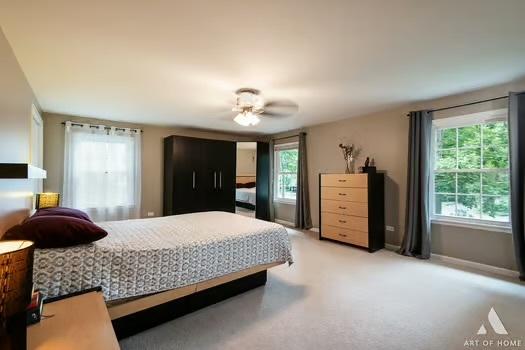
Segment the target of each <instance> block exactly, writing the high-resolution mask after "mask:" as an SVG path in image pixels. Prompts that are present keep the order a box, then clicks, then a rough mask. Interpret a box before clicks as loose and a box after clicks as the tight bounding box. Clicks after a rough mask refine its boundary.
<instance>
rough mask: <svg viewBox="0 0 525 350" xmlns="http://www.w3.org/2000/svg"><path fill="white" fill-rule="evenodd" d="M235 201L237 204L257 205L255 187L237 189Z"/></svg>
mask: <svg viewBox="0 0 525 350" xmlns="http://www.w3.org/2000/svg"><path fill="white" fill-rule="evenodd" d="M235 200H236V201H237V202H243V203H250V204H252V205H255V187H252V188H237V189H236V190H235Z"/></svg>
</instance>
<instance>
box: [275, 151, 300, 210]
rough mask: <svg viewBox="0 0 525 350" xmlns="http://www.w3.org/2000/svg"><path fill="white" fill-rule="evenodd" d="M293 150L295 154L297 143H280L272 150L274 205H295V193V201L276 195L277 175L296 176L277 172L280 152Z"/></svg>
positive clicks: (277, 192)
mask: <svg viewBox="0 0 525 350" xmlns="http://www.w3.org/2000/svg"><path fill="white" fill-rule="evenodd" d="M293 149H296V150H297V152H299V142H298V141H294V142H287V143H281V144H278V145H274V149H273V201H274V202H275V203H284V204H289V205H295V204H296V201H297V193H296V198H295V199H290V198H282V197H279V196H278V194H279V191H278V187H279V175H281V174H285V175H286V174H288V175H290V174H291V175H296V176H297V172H295V173H292V172H281V171H279V170H280V166H279V165H280V164H279V153H280V152H281V151H288V150H293ZM298 161H299V160H298Z"/></svg>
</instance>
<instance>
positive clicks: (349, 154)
mask: <svg viewBox="0 0 525 350" xmlns="http://www.w3.org/2000/svg"><path fill="white" fill-rule="evenodd" d="M339 148H340V149H341V151H342V152H343V157H344V159H345V165H346V170H345V173H346V174H353V173H355V169H354V162H355V158H356V157H357V154H358V151H357V149H356V148H355V147H354V145H353V144H351V145H343V144H342V143H340V144H339Z"/></svg>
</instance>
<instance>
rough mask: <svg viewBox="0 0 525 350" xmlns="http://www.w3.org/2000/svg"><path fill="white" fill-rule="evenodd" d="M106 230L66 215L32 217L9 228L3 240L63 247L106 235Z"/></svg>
mask: <svg viewBox="0 0 525 350" xmlns="http://www.w3.org/2000/svg"><path fill="white" fill-rule="evenodd" d="M107 234H108V233H107V232H106V231H104V230H103V229H102V228H100V227H98V226H97V225H95V224H94V223H92V222H89V221H86V220H83V219H78V218H73V217H68V216H51V215H49V216H38V217H32V218H31V220H27V221H26V222H24V223H23V224H21V225H16V226H14V227H12V228H10V229H9V230H8V231H7V232H6V233H5V235H4V236H3V237H2V239H3V240H17V239H21V240H28V241H33V242H35V247H36V248H63V247H70V246H74V245H77V244H87V243H91V242H95V241H98V240H99V239H102V238H104V237H106V236H107Z"/></svg>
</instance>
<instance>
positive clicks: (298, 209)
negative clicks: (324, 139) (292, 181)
mask: <svg viewBox="0 0 525 350" xmlns="http://www.w3.org/2000/svg"><path fill="white" fill-rule="evenodd" d="M295 227H297V228H301V229H310V228H312V216H311V215H310V197H309V192H308V166H307V162H306V133H304V132H301V133H299V160H298V164H297V197H296V203H295Z"/></svg>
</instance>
